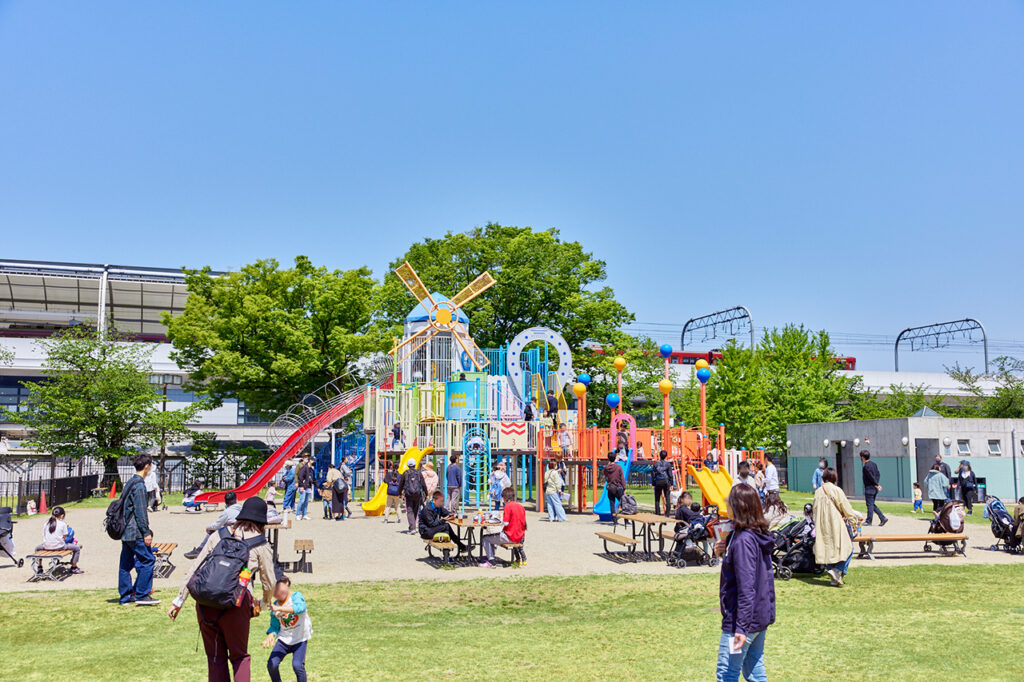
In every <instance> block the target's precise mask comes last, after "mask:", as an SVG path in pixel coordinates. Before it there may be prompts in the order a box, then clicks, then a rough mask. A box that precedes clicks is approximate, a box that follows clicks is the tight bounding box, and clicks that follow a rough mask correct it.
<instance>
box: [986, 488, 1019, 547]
mask: <svg viewBox="0 0 1024 682" xmlns="http://www.w3.org/2000/svg"><path fill="white" fill-rule="evenodd" d="M985 516H986V517H988V520H989V521H990V522H991V523H992V535H994V536H995V538H996V544H994V545H992V546H991V547H989V549H991V550H992V551H993V552H994V551H996V550H998V549H1003V550H1005V551H1007V552H1010V553H1011V554H1020V553H1021V551H1024V547H1022V545H1021V543H1020V541H1019V540H1018V539H1017V524H1016V523H1014V521H1013V517H1012V516H1010V512H1008V511H1006V507H1005V506H1003V503H1002V502H1000V501H999V499H998V498H995V497H993V498H992V499H991V500H989V501H988V503H987V504H986V505H985ZM1000 545H1002V547H1000Z"/></svg>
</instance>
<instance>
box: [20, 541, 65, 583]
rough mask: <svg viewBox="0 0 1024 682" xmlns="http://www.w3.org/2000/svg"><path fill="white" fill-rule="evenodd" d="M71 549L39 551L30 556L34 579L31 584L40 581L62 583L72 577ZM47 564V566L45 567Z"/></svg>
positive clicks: (31, 579)
mask: <svg viewBox="0 0 1024 682" xmlns="http://www.w3.org/2000/svg"><path fill="white" fill-rule="evenodd" d="M72 554H74V552H72V551H71V550H70V549H39V550H36V551H35V552H32V553H31V554H29V555H28V560H29V561H30V562H31V564H32V577H31V578H29V579H28V581H29V582H30V583H34V582H38V581H40V580H56V581H58V582H59V581H61V580H64V578H67V577H68V576H69V575H71V555H72ZM44 562H45V564H46V565H43V564H44Z"/></svg>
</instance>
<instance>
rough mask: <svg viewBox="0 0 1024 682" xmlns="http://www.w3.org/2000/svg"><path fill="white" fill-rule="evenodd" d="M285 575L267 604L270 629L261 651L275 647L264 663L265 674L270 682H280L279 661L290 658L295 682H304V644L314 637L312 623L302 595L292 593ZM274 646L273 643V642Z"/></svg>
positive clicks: (290, 584)
mask: <svg viewBox="0 0 1024 682" xmlns="http://www.w3.org/2000/svg"><path fill="white" fill-rule="evenodd" d="M291 586H292V581H291V580H290V579H289V578H288V576H284V577H282V578H281V579H280V580H278V581H277V585H276V586H275V588H274V601H273V602H271V604H270V629H268V630H267V638H266V639H265V640H263V648H264V649H269V648H270V647H271V646H273V647H274V649H273V651H271V652H270V658H269V659H268V660H267V672H269V673H270V679H271V680H273V682H281V672H280V670H279V668H280V666H281V661H283V660H284V657H285V656H287V655H288V654H291V655H292V670H294V671H295V679H296V680H297V682H306V643H307V642H308V641H309V638H310V637H312V636H313V621H311V620H310V618H309V612H308V611H307V610H306V600H305V599H304V598H303V597H302V593H301V592H292V589H291ZM275 637H276V639H277V643H276V644H274V639H275Z"/></svg>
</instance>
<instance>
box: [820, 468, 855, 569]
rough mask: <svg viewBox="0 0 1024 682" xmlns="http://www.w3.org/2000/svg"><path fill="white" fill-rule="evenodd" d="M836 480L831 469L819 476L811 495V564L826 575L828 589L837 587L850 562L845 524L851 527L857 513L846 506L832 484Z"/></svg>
mask: <svg viewBox="0 0 1024 682" xmlns="http://www.w3.org/2000/svg"><path fill="white" fill-rule="evenodd" d="M838 481H839V477H838V476H837V475H836V470H835V469H833V468H832V467H829V468H827V469H825V471H824V473H823V474H822V485H821V487H820V488H818V489H817V490H815V491H814V528H815V532H816V538H815V540H814V562H815V563H817V564H819V565H821V566H824V567H825V569H826V570H827V571H828V575H829V578H831V579H832V585H834V586H836V587H840V586H842V584H843V576H844V575H846V571H847V569H849V567H850V559H852V558H853V540H852V539H851V538H850V533H849V531H847V529H846V523H845V522H846V521H849V522H850V523H852V524H854V525H855V526H856V525H857V524H858V523H859V522H860V519H861V514H860V512H858V511H856V510H854V508H853V507H852V506H850V501H849V500H848V499H846V493H844V492H843V489H842V488H840V487H839V486H838V485H836V483H838Z"/></svg>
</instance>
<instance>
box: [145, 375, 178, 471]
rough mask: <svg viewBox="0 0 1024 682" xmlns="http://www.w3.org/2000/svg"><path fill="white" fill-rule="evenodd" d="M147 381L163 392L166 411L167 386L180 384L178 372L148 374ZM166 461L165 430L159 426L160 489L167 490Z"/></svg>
mask: <svg viewBox="0 0 1024 682" xmlns="http://www.w3.org/2000/svg"><path fill="white" fill-rule="evenodd" d="M149 383H150V384H151V385H152V386H160V387H161V392H162V393H163V404H164V406H163V410H162V411H163V412H166V411H167V387H168V386H181V383H182V379H181V375H179V374H150V375H149ZM166 462H167V430H166V429H164V428H163V427H161V428H160V490H165V491H166V490H167V474H166V472H165V471H164V465H165V464H166Z"/></svg>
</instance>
